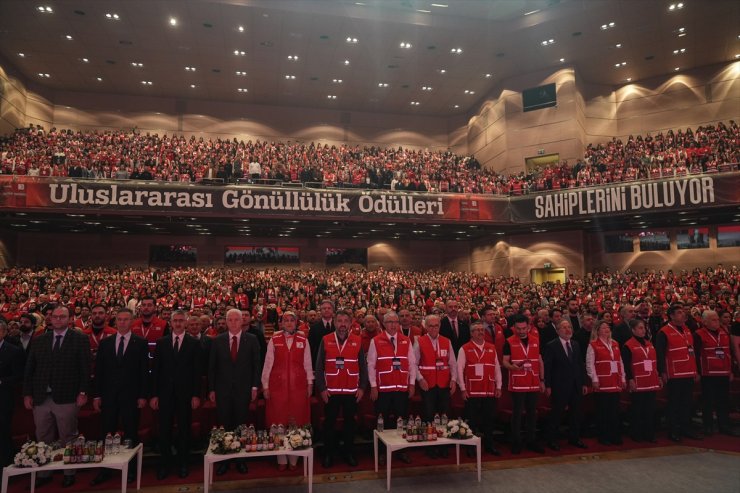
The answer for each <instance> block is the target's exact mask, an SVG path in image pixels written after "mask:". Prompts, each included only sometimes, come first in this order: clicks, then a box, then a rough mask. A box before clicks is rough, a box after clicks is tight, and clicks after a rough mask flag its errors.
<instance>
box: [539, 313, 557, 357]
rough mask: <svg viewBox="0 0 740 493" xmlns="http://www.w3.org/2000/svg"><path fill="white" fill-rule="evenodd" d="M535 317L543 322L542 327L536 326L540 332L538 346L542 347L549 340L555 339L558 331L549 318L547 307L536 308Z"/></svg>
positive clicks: (545, 345)
mask: <svg viewBox="0 0 740 493" xmlns="http://www.w3.org/2000/svg"><path fill="white" fill-rule="evenodd" d="M537 317H538V318H539V319H540V320H542V321H544V322H545V324H544V325H543V326H542V327H538V328H537V330H539V332H540V347H541V348H543V349H544V348H545V347H547V344H548V343H549V342H550V341H552V340H555V339H557V337H558V331H557V330H556V329H555V324H553V323H552V320H551V319H550V310H548V309H547V308H541V309H540V310H537Z"/></svg>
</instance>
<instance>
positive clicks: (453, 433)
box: [444, 419, 473, 440]
mask: <svg viewBox="0 0 740 493" xmlns="http://www.w3.org/2000/svg"><path fill="white" fill-rule="evenodd" d="M444 436H445V437H446V438H452V439H455V440H467V439H468V438H473V430H471V429H470V426H469V425H468V424H467V423H466V422H465V421H463V420H462V419H451V420H450V421H448V422H447V426H446V427H445V434H444Z"/></svg>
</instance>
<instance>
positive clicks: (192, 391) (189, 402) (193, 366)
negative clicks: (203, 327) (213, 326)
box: [149, 310, 207, 480]
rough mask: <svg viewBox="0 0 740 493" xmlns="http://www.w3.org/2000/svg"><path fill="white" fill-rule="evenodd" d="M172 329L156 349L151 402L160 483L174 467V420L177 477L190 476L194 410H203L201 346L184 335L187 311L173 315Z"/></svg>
mask: <svg viewBox="0 0 740 493" xmlns="http://www.w3.org/2000/svg"><path fill="white" fill-rule="evenodd" d="M170 327H171V329H172V331H171V332H170V333H169V334H168V335H166V336H164V337H162V338H160V339H159V340H157V345H156V347H155V349H154V366H153V368H152V398H151V399H150V400H149V404H150V406H151V408H152V409H154V410H155V411H157V410H159V453H160V454H161V455H162V463H161V465H160V468H159V470H157V479H159V480H162V479H164V478H166V477H167V476H168V475H169V472H170V468H171V467H172V434H173V427H174V423H175V420H177V439H176V443H177V460H178V467H179V470H178V475H179V476H180V477H181V478H184V477H187V475H188V474H189V471H188V459H189V454H190V418H191V415H192V412H191V411H192V410H193V409H198V407H200V384H201V375H202V370H201V367H200V365H201V361H202V359H201V355H200V353H201V350H202V348H201V345H200V344H199V342H198V341H196V340H195V339H194V338H193V337H191V336H190V335H188V334H186V333H185V312H183V311H181V310H176V311H174V312H172V315H171V317H170ZM206 339H207V338H206Z"/></svg>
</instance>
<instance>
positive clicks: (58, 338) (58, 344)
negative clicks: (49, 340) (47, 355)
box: [46, 336, 62, 353]
mask: <svg viewBox="0 0 740 493" xmlns="http://www.w3.org/2000/svg"><path fill="white" fill-rule="evenodd" d="M46 347H49V346H46ZM60 347H62V336H56V340H55V341H54V347H53V348H52V349H51V352H52V353H56V352H57V351H59V348H60Z"/></svg>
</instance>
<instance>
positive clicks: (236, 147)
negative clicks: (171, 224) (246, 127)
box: [0, 120, 740, 195]
mask: <svg viewBox="0 0 740 493" xmlns="http://www.w3.org/2000/svg"><path fill="white" fill-rule="evenodd" d="M0 157H1V159H0V174H12V175H29V176H68V177H75V178H90V179H96V178H101V179H102V178H105V179H136V180H160V181H167V182H203V181H210V182H217V183H233V182H248V183H258V184H284V183H303V184H309V185H312V186H325V187H333V186H339V187H351V188H370V189H390V190H407V191H421V192H424V191H429V192H459V193H485V194H497V195H516V194H522V193H528V192H536V191H545V190H555V189H563V188H575V187H583V186H591V185H600V184H605V183H614V182H622V181H629V180H636V179H658V178H663V177H672V176H681V175H686V174H688V173H711V172H718V171H730V170H735V169H737V163H738V162H740V129H739V128H738V125H737V124H736V123H735V122H734V121H732V120H731V121H730V122H729V123H728V124H725V123H723V122H719V123H717V124H714V125H704V126H699V127H697V128H696V130H692V129H691V128H687V129H686V130H685V131H682V130H680V129H678V130H676V131H675V132H674V131H673V130H668V131H667V132H665V133H663V132H660V133H658V134H657V135H655V136H653V135H650V134H648V135H646V136H641V135H638V136H637V137H633V136H631V135H630V136H629V137H628V138H627V140H626V141H622V140H621V139H616V138H613V139H612V140H610V141H608V142H606V143H600V144H589V145H588V146H587V148H586V149H585V152H584V156H583V158H582V159H578V160H577V161H576V162H575V163H568V162H562V163H560V164H557V165H548V166H546V167H543V168H538V169H535V170H529V171H526V172H524V171H523V172H520V173H517V174H513V175H509V176H507V175H503V174H500V173H498V172H496V171H493V170H490V169H487V168H485V167H482V166H481V164H480V163H479V162H478V160H477V159H476V158H475V156H473V155H469V156H464V155H458V154H455V153H453V152H450V151H430V150H414V149H404V148H402V147H398V148H381V147H377V146H371V147H368V146H360V145H348V144H342V145H328V144H321V143H316V142H311V143H310V144H306V143H300V142H290V141H287V142H276V141H272V142H268V141H260V140H256V141H252V140H249V141H247V142H244V141H243V140H237V139H221V138H218V139H215V140H212V139H208V140H206V139H203V138H202V137H201V138H195V137H194V136H193V137H190V138H186V137H184V136H177V135H167V134H164V135H159V134H156V133H155V134H151V133H146V134H143V133H141V132H139V131H137V130H136V129H134V130H131V131H123V130H107V131H92V132H81V131H73V130H64V129H61V130H60V129H56V128H52V129H51V130H49V131H48V132H47V131H45V130H44V129H43V128H41V127H38V126H37V127H33V126H32V127H30V128H25V129H19V130H17V131H16V132H14V133H13V134H12V135H8V136H6V137H3V138H1V139H0Z"/></svg>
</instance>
